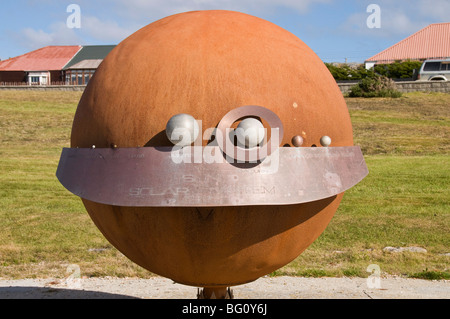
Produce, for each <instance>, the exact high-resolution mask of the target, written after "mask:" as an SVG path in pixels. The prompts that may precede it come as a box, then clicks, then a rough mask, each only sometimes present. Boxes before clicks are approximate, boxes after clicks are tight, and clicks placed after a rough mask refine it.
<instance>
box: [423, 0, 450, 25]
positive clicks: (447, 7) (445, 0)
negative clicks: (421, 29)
mask: <svg viewBox="0 0 450 319" xmlns="http://www.w3.org/2000/svg"><path fill="white" fill-rule="evenodd" d="M417 7H418V12H419V13H421V15H422V16H423V17H425V18H434V19H439V20H441V22H448V21H449V15H450V1H449V0H420V1H419V3H418V5H417Z"/></svg>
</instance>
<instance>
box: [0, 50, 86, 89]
mask: <svg viewBox="0 0 450 319" xmlns="http://www.w3.org/2000/svg"><path fill="white" fill-rule="evenodd" d="M81 48H82V46H79V45H71V46H47V47H44V48H41V49H38V50H35V51H32V52H29V53H26V54H23V55H20V56H17V57H14V58H11V59H8V60H4V61H0V83H1V82H28V84H43V85H47V84H50V83H52V82H61V81H64V78H63V74H62V73H61V70H62V69H63V68H64V66H65V65H66V64H67V63H69V62H70V61H71V60H72V58H73V57H74V56H75V55H76V54H77V53H78V51H80V50H81Z"/></svg>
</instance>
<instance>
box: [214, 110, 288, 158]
mask: <svg viewBox="0 0 450 319" xmlns="http://www.w3.org/2000/svg"><path fill="white" fill-rule="evenodd" d="M246 116H257V117H260V118H263V119H264V120H266V121H267V123H268V124H269V126H270V130H271V136H270V139H269V140H268V141H267V142H266V143H265V144H264V145H263V146H260V147H253V148H242V147H240V146H235V145H234V143H232V142H231V141H230V139H229V133H230V128H231V125H233V123H234V122H236V121H237V120H239V119H241V118H243V117H246ZM217 133H218V134H217ZM217 133H216V139H217V143H218V145H219V147H220V149H221V150H222V151H223V152H224V153H225V154H226V155H228V156H229V157H231V158H233V159H235V160H239V161H241V162H245V161H249V160H262V159H264V158H265V157H266V156H269V155H270V154H272V152H274V151H275V150H276V149H277V148H278V147H279V146H280V144H281V141H282V140H283V133H284V129H283V123H282V122H281V120H280V118H279V117H278V116H277V115H276V114H275V113H274V112H272V111H271V110H269V109H267V108H265V107H262V106H258V105H246V106H241V107H238V108H235V109H233V110H231V111H230V112H228V113H227V114H226V115H225V116H224V117H223V118H222V120H221V121H220V122H219V124H218V125H217Z"/></svg>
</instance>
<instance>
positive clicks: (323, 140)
mask: <svg viewBox="0 0 450 319" xmlns="http://www.w3.org/2000/svg"><path fill="white" fill-rule="evenodd" d="M320 144H321V145H322V146H324V147H328V146H329V145H330V144H331V138H330V137H329V136H326V135H324V136H322V137H321V138H320Z"/></svg>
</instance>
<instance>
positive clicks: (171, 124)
mask: <svg viewBox="0 0 450 319" xmlns="http://www.w3.org/2000/svg"><path fill="white" fill-rule="evenodd" d="M199 132H200V128H199V126H198V123H197V121H196V120H195V118H194V117H193V116H192V115H189V114H177V115H174V116H172V117H171V118H170V120H169V121H168V122H167V124H166V135H167V138H168V139H169V140H170V141H171V142H172V143H173V144H175V145H177V146H188V145H191V144H192V143H193V142H194V141H195V140H196V139H197V137H198V135H199Z"/></svg>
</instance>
